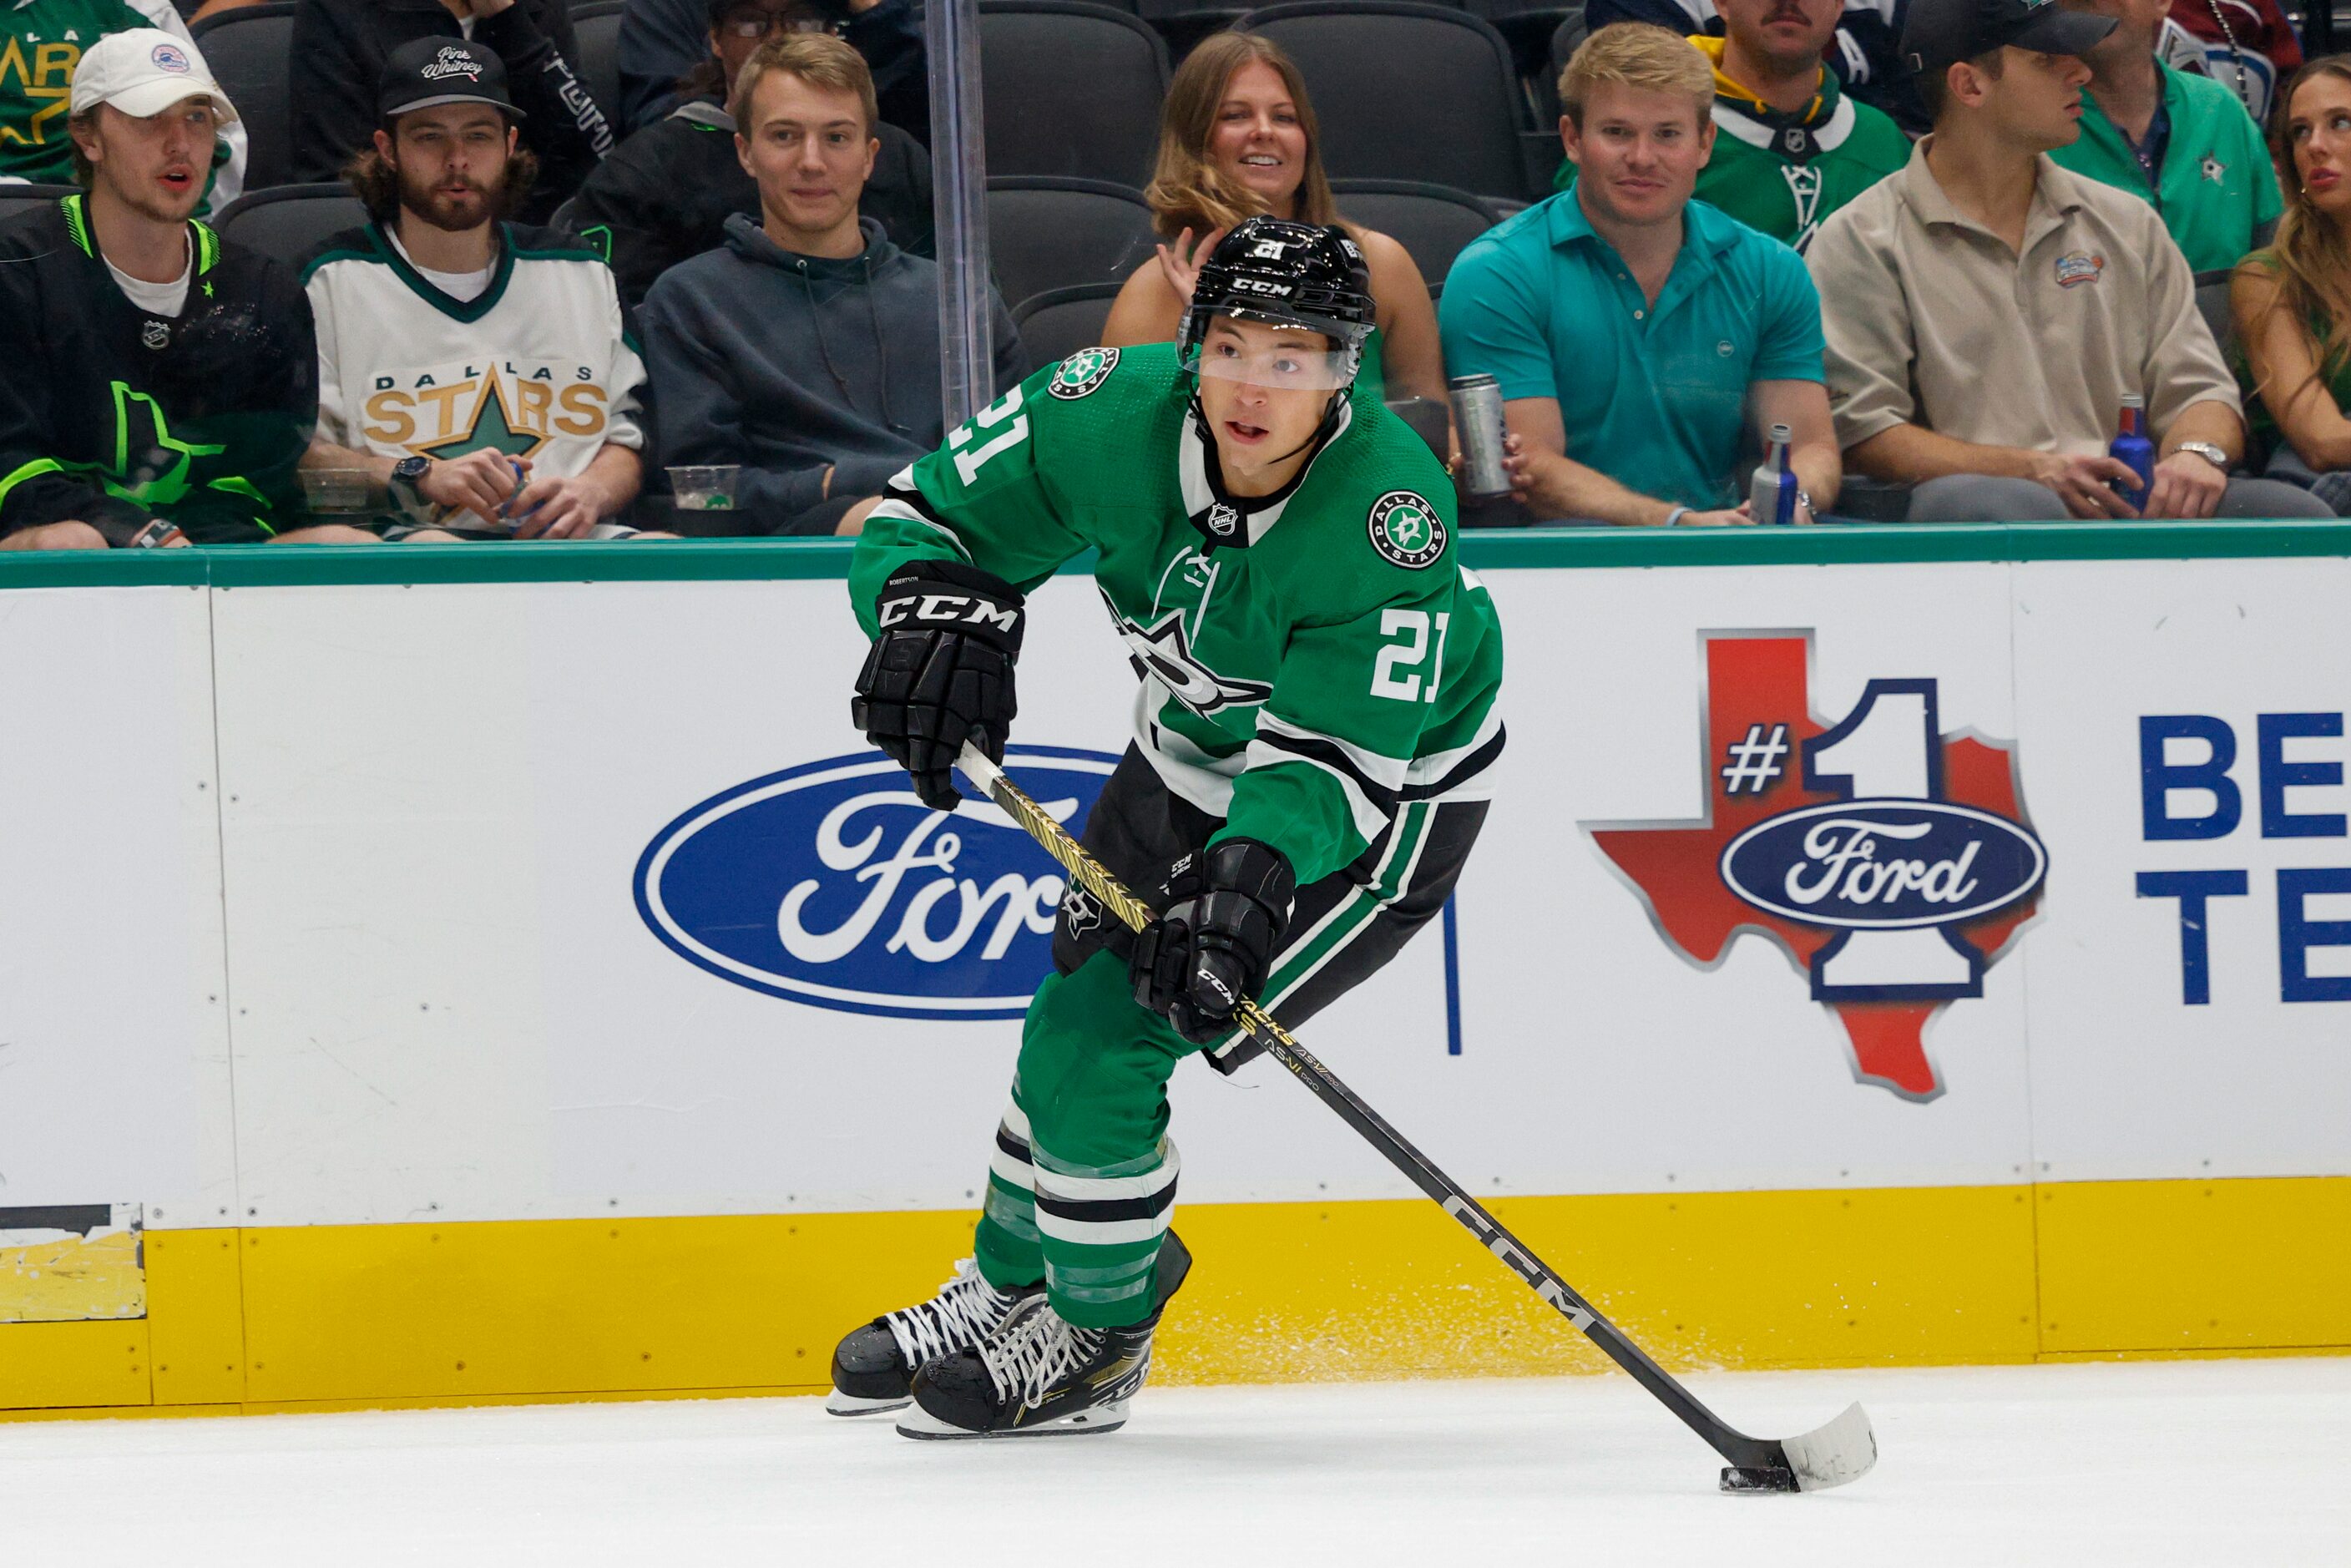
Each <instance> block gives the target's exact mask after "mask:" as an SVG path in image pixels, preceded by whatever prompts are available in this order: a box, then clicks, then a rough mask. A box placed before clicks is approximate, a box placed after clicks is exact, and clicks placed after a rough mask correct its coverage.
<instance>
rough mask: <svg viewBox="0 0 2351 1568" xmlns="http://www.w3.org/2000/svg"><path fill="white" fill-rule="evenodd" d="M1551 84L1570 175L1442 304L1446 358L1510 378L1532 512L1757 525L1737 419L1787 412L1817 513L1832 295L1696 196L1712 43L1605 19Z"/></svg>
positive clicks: (1511, 416)
mask: <svg viewBox="0 0 2351 1568" xmlns="http://www.w3.org/2000/svg"><path fill="white" fill-rule="evenodd" d="M1560 102H1561V104H1562V106H1563V107H1564V109H1565V110H1566V112H1565V114H1564V115H1562V118H1561V120H1560V123H1559V131H1560V140H1561V141H1562V143H1563V144H1564V146H1565V148H1566V150H1567V156H1568V158H1569V159H1570V160H1571V161H1572V162H1574V164H1575V165H1576V170H1577V179H1576V182H1575V183H1574V185H1573V187H1572V188H1570V189H1568V190H1566V191H1562V192H1561V193H1559V194H1558V195H1556V196H1553V197H1552V198H1551V199H1550V200H1549V201H1546V202H1543V203H1541V204H1538V205H1536V206H1533V207H1530V208H1529V209H1527V210H1526V211H1525V212H1523V213H1520V214H1518V215H1517V216H1516V217H1513V218H1511V219H1510V221H1508V222H1507V223H1504V224H1501V225H1499V226H1497V227H1495V228H1493V229H1490V230H1489V231H1488V232H1487V233H1486V234H1484V235H1480V236H1479V238H1478V239H1477V240H1476V241H1474V242H1473V243H1472V244H1471V245H1470V246H1469V247H1468V249H1467V250H1465V251H1463V252H1462V253H1461V256H1460V258H1459V259H1458V260H1457V261H1456V262H1455V263H1454V264H1453V270H1452V271H1451V272H1450V273H1449V274H1448V275H1447V277H1446V280H1445V295H1444V298H1443V301H1442V305H1441V308H1440V310H1439V313H1438V325H1439V328H1440V329H1441V330H1442V332H1443V335H1444V341H1445V368H1446V373H1447V375H1450V376H1466V375H1476V374H1486V375H1491V376H1493V377H1495V378H1496V379H1497V380H1498V381H1499V382H1500V383H1501V391H1502V413H1503V418H1504V420H1505V421H1506V422H1507V423H1508V424H1509V427H1510V438H1511V439H1510V449H1511V450H1510V455H1509V456H1508V457H1507V458H1506V459H1505V466H1506V467H1507V468H1508V469H1509V470H1510V475H1511V482H1512V486H1513V494H1514V495H1515V496H1516V497H1517V499H1518V501H1519V502H1520V505H1521V506H1523V507H1526V508H1527V510H1528V511H1530V512H1531V513H1532V514H1533V515H1534V516H1535V517H1537V518H1542V519H1559V520H1562V521H1569V522H1591V523H1610V524H1617V525H1622V526H1632V527H1643V526H1649V527H1654V526H1657V525H1666V526H1672V525H1676V524H1706V523H1746V522H1752V521H1754V520H1755V519H1754V518H1753V517H1751V516H1750V515H1749V513H1748V510H1747V508H1746V507H1745V506H1744V504H1743V503H1742V501H1741V499H1740V489H1741V487H1742V486H1741V480H1742V478H1743V476H1742V475H1741V473H1740V466H1741V465H1740V451H1741V437H1742V435H1743V434H1747V433H1748V432H1749V430H1750V429H1752V430H1753V431H1754V432H1756V433H1759V434H1760V433H1761V432H1762V431H1765V430H1768V429H1769V428H1770V427H1771V426H1772V425H1774V424H1784V425H1787V426H1788V427H1789V428H1790V429H1791V430H1792V432H1793V433H1794V441H1793V443H1792V449H1791V464H1792V467H1793V468H1794V469H1795V471H1796V475H1797V478H1798V482H1799V483H1800V484H1801V485H1802V487H1803V490H1804V492H1805V495H1804V497H1803V499H1802V504H1801V505H1800V506H1799V507H1798V513H1797V515H1798V518H1799V520H1800V521H1809V520H1811V517H1812V516H1813V513H1814V512H1815V510H1816V509H1820V508H1825V507H1827V506H1828V504H1829V502H1830V501H1831V500H1832V499H1833V498H1834V496H1835V494H1836V489H1837V483H1838V479H1839V477H1840V474H1841V471H1840V469H1839V466H1838V463H1837V453H1836V440H1835V435H1834V427H1833V426H1832V424H1831V423H1830V420H1829V402H1828V393H1827V392H1826V390H1825V389H1824V388H1823V385H1822V381H1821V324H1820V319H1821V308H1820V299H1819V297H1818V296H1817V295H1815V294H1814V293H1813V285H1812V280H1811V279H1810V278H1809V277H1806V276H1805V274H1804V264H1803V263H1802V261H1801V260H1799V259H1798V258H1797V256H1796V253H1795V252H1793V251H1792V250H1790V249H1789V248H1788V247H1787V246H1784V245H1782V244H1781V243H1780V242H1779V241H1777V240H1774V239H1770V238H1767V237H1765V236H1764V235H1761V234H1758V233H1756V232H1755V231H1754V230H1753V229H1750V228H1749V227H1747V226H1746V225H1743V224H1740V223H1737V222H1734V221H1733V220H1732V219H1730V218H1729V217H1727V216H1725V215H1724V214H1722V213H1721V212H1719V211H1718V210H1717V209H1716V208H1714V207H1711V206H1708V204H1706V203H1704V202H1699V201H1693V200H1692V199H1691V192H1692V190H1693V189H1694V187H1695V186H1696V184H1697V183H1698V171H1699V170H1700V169H1701V168H1703V167H1704V166H1705V164H1706V161H1707V158H1708V154H1709V153H1710V152H1712V150H1713V147H1714V138H1715V128H1714V123H1713V121H1712V120H1710V119H1709V118H1708V110H1709V109H1710V107H1711V106H1712V104H1713V102H1714V73H1713V70H1712V69H1711V68H1709V66H1708V63H1707V60H1706V57H1704V56H1702V55H1700V54H1699V53H1698V51H1697V50H1696V49H1693V48H1691V47H1689V45H1688V44H1687V42H1685V41H1684V40H1683V39H1682V38H1681V37H1678V36H1677V35H1676V34H1673V33H1669V32H1667V30H1666V29H1664V28H1662V27H1653V26H1648V25H1646V23H1638V22H1627V23H1622V24H1619V25H1617V26H1610V27H1604V28H1602V29H1601V30H1600V31H1598V32H1596V33H1594V34H1593V35H1592V37H1589V38H1586V39H1585V40H1584V41H1583V47H1580V48H1578V49H1577V50H1576V51H1575V57H1573V59H1571V60H1569V61H1568V63H1567V69H1566V70H1565V71H1564V72H1563V73H1562V75H1561V77H1560ZM1750 421H1751V424H1750V423H1749V422H1750Z"/></svg>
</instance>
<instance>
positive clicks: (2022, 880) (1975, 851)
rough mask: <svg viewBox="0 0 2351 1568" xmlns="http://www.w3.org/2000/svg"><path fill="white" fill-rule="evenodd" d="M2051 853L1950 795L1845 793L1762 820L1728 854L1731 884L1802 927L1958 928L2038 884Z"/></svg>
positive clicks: (1726, 872) (1725, 867) (1725, 870)
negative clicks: (1860, 796)
mask: <svg viewBox="0 0 2351 1568" xmlns="http://www.w3.org/2000/svg"><path fill="white" fill-rule="evenodd" d="M2048 866H2049V855H2048V852H2047V851H2045V850H2043V848H2042V847H2041V841H2040V840H2039V839H2036V838H2034V837H2033V836H2032V832H2031V831H2030V830H2028V829H2026V828H2023V827H2021V826H2019V825H2018V824H2017V823H2015V822H2012V821H2009V820H2008V819H2007V818H2006V817H1998V816H1994V815H1993V814H1992V813H1991V812H1990V811H1980V810H1976V809H1975V808H1974V807H1972V806H1959V805H1954V804H1953V803H1951V802H1950V801H1949V800H1840V801H1834V802H1832V803H1830V804H1828V805H1825V806H1807V807H1804V808H1803V809H1802V810H1795V811H1787V812H1783V813H1782V814H1781V815H1779V816H1777V817H1771V818H1768V819H1766V820H1765V821H1761V822H1758V823H1756V824H1755V825H1754V826H1753V827H1751V828H1750V829H1748V830H1747V831H1745V832H1743V833H1741V834H1740V835H1739V836H1738V837H1737V838H1735V839H1733V840H1731V841H1730V842H1729V844H1727V845H1726V846H1724V848H1723V852H1722V880H1723V882H1724V883H1726V884H1727V885H1728V886H1729V889H1730V891H1731V892H1733V893H1735V894H1738V895H1739V896H1740V898H1743V899H1745V900H1746V901H1747V902H1748V903H1750V904H1753V905H1754V906H1755V907H1756V908H1758V909H1761V910H1764V911H1767V912H1769V913H1770V914H1772V915H1784V916H1785V917H1787V918H1788V919H1790V920H1793V921H1796V922H1798V923H1799V924H1801V925H1835V926H1844V927H1848V928H1850V929H1853V930H1856V931H1885V930H1901V929H1904V928H1907V927H1910V926H1917V925H1957V924H1959V923H1960V922H1962V921H1968V920H1973V919H1975V918H1976V917H1978V916H1979V915H1990V914H1991V913H1992V912H1993V911H1994V910H1997V909H2003V908H2006V907H2007V906H2008V905H2009V904H2014V903H2015V902H2016V901H2017V900H2018V899H2020V898H2022V897H2023V896H2024V895H2025V894H2028V893H2031V892H2032V890H2033V889H2034V888H2035V887H2037V886H2039V885H2040V884H2041V877H2042V873H2043V872H2044V871H2046V870H2047V869H2048Z"/></svg>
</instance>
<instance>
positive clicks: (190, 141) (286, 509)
mask: <svg viewBox="0 0 2351 1568" xmlns="http://www.w3.org/2000/svg"><path fill="white" fill-rule="evenodd" d="M68 114H69V116H70V118H69V119H68V121H67V124H66V130H67V132H68V135H69V136H71V138H72V139H73V141H72V144H73V148H74V169H75V172H76V174H77V176H78V179H79V181H80V183H82V184H83V185H85V186H86V187H87V188H88V189H87V193H84V194H79V195H73V196H68V197H67V198H66V199H65V200H63V201H62V202H58V203H57V204H50V205H43V206H39V207H37V208H35V209H34V210H32V211H30V212H27V213H22V214H18V215H17V216H16V217H14V218H11V219H9V220H8V221H7V222H6V223H5V224H0V319H5V320H6V321H7V322H8V323H9V325H8V328H7V334H8V344H7V346H8V353H9V373H8V374H7V375H6V376H5V377H0V473H5V474H6V475H7V478H6V479H5V481H0V536H5V537H0V549H106V548H109V547H114V548H121V547H124V546H134V545H148V546H152V545H176V544H186V543H189V542H190V541H193V542H195V543H197V544H235V543H243V542H253V541H259V540H264V539H268V538H281V539H308V540H327V539H333V538H365V537H366V536H365V535H363V534H360V533H359V532H358V531H357V530H354V529H347V528H313V527H311V526H310V521H309V518H308V513H307V510H306V508H305V507H304V506H303V503H302V492H301V489H300V486H298V484H297V483H296V480H295V476H294V467H295V462H296V460H297V459H298V457H300V455H301V454H302V447H303V444H305V443H306V442H308V440H309V438H310V426H311V423H312V422H313V421H314V420H315V419H316V417H317V414H318V405H319V404H318V382H317V373H318V366H317V360H316V350H314V348H313V346H312V339H311V335H310V311H309V308H308V306H307V305H306V304H305V303H304V302H303V298H302V290H301V289H300V287H298V286H297V285H296V283H295V281H294V278H293V277H292V275H291V274H289V273H288V272H287V269H286V268H285V267H281V266H279V265H278V264H277V262H275V261H272V260H270V259H268V258H267V257H266V256H257V255H256V254H255V253H253V252H251V251H248V250H246V249H245V248H244V247H243V246H237V245H234V244H231V243H230V242H228V241H226V240H224V239H221V238H220V237H219V236H218V235H214V233H213V232H212V231H211V230H210V229H208V228H206V227H204V225H202V224H198V223H193V222H191V221H190V218H189V214H192V213H193V212H194V211H195V207H196V204H197V202H199V201H200V200H202V199H203V195H204V171H205V170H206V168H207V167H209V164H210V159H211V155H212V150H213V148H214V145H215V144H216V141H217V138H218V136H219V132H220V128H221V126H222V125H224V124H227V123H232V122H234V120H235V116H236V110H235V107H234V106H232V105H231V104H230V102H229V101H228V97H227V95H226V94H225V93H223V92H222V91H221V89H220V84H219V83H217V82H215V81H214V79H213V77H212V72H211V70H210V69H209V68H206V66H205V65H204V57H203V56H202V55H200V54H198V53H197V52H196V49H195V47H194V46H193V45H192V44H189V43H186V42H184V41H183V39H181V38H179V37H176V36H174V35H172V34H169V33H165V32H162V30H160V29H156V28H145V27H141V28H133V29H131V30H130V31H128V32H121V33H114V34H110V35H109V36H108V37H104V38H101V39H99V41H98V42H96V43H94V44H92V45H91V46H90V47H89V49H88V50H86V51H85V52H84V53H83V55H82V57H81V60H80V63H79V65H78V67H77V68H76V69H75V72H74V78H73V86H72V97H71V98H70V99H68Z"/></svg>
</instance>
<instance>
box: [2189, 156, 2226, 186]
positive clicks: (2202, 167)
mask: <svg viewBox="0 0 2351 1568" xmlns="http://www.w3.org/2000/svg"><path fill="white" fill-rule="evenodd" d="M2196 169H2197V172H2199V173H2200V174H2202V175H2203V176H2204V177H2205V178H2206V179H2208V180H2210V181H2211V182H2212V183H2214V184H2216V185H2217V184H2219V183H2220V178H2221V176H2222V175H2224V174H2226V173H2228V172H2229V166H2228V165H2227V164H2226V163H2223V162H2220V160H2219V159H2218V158H2215V157H2213V156H2212V154H2210V152H2207V153H2206V154H2204V161H2203V162H2200V163H2199V164H2197V165H2196Z"/></svg>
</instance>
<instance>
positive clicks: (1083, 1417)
mask: <svg viewBox="0 0 2351 1568" xmlns="http://www.w3.org/2000/svg"><path fill="white" fill-rule="evenodd" d="M1191 1267H1192V1255H1191V1254H1190V1253H1189V1252H1187V1251H1186V1250H1185V1248H1184V1244H1183V1243H1182V1242H1181V1241H1179V1240H1177V1239H1175V1233H1174V1232H1173V1231H1171V1232H1169V1233H1168V1236H1167V1239H1166V1240H1165V1241H1163V1242H1162V1243H1161V1244H1160V1248H1159V1260H1158V1265H1157V1269H1156V1273H1155V1281H1154V1288H1153V1291H1152V1304H1151V1315H1150V1316H1149V1317H1147V1318H1145V1319H1144V1320H1143V1321H1142V1322H1139V1323H1130V1324H1127V1325H1125V1326H1123V1327H1120V1328H1108V1329H1090V1328H1080V1327H1077V1326H1076V1325H1074V1324H1072V1323H1070V1322H1065V1321H1064V1320H1063V1319H1062V1317H1061V1314H1060V1313H1058V1312H1055V1311H1053V1308H1052V1304H1051V1303H1050V1301H1047V1300H1046V1299H1045V1298H1044V1296H1043V1295H1041V1294H1040V1295H1037V1296H1034V1297H1032V1298H1030V1299H1029V1300H1028V1301H1024V1302H1022V1303H1021V1304H1020V1306H1019V1308H1017V1309H1016V1310H1015V1311H1014V1312H1013V1315H1012V1317H1011V1319H1010V1321H1009V1322H1007V1323H1006V1324H1005V1325H1004V1328H1003V1329H1002V1331H1001V1332H999V1333H997V1334H996V1335H994V1336H993V1337H991V1338H988V1339H986V1340H983V1341H981V1342H980V1343H978V1344H977V1345H976V1346H974V1347H973V1348H971V1349H969V1350H964V1351H958V1352H956V1354H953V1355H948V1356H943V1357H941V1358H940V1359H938V1360H936V1361H932V1362H926V1363H925V1364H924V1365H923V1368H922V1370H921V1371H919V1372H917V1373H916V1374H915V1375H914V1406H913V1407H912V1408H911V1409H909V1410H907V1411H906V1413H905V1414H904V1415H903V1416H899V1417H898V1432H899V1435H900V1436H902V1437H946V1438H954V1437H1075V1436H1081V1435H1083V1434H1086V1433H1093V1432H1115V1431H1117V1430H1118V1429H1119V1428H1120V1427H1123V1426H1124V1425H1126V1408H1127V1405H1128V1402H1129V1401H1131V1400H1132V1399H1133V1398H1134V1396H1135V1395H1136V1394H1137V1393H1139V1392H1140V1391H1141V1390H1142V1388H1143V1383H1144V1378H1146V1377H1148V1376H1149V1375H1150V1374H1151V1336H1152V1333H1153V1331H1154V1330H1155V1329H1156V1328H1158V1326H1159V1318H1160V1314H1161V1313H1162V1312H1165V1311H1166V1308H1167V1299H1168V1298H1169V1297H1170V1296H1173V1295H1174V1294H1175V1291H1176V1289H1177V1288H1178V1287H1179V1286H1181V1285H1182V1284H1183V1282H1184V1276H1185V1274H1186V1272H1188V1271H1189V1270H1190V1269H1191Z"/></svg>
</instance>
